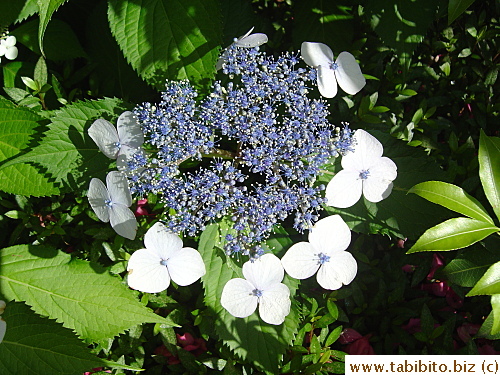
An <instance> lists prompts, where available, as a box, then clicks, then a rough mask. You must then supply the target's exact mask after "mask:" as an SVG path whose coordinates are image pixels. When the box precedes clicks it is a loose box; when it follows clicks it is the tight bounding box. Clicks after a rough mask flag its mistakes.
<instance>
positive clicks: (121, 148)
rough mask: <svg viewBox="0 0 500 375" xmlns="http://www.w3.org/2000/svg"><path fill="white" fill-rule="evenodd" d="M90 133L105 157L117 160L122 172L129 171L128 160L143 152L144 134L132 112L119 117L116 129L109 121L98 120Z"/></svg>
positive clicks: (90, 129) (91, 127)
mask: <svg viewBox="0 0 500 375" xmlns="http://www.w3.org/2000/svg"><path fill="white" fill-rule="evenodd" d="M88 132H89V136H90V138H92V139H93V140H94V142H95V143H96V145H97V147H99V150H101V152H102V153H103V154H104V155H106V156H107V157H108V158H110V159H117V160H116V165H117V167H118V170H120V171H126V170H127V159H131V158H132V157H133V155H134V154H135V153H136V152H142V149H141V146H142V144H143V143H144V134H143V132H142V130H141V126H140V125H139V123H138V122H137V120H136V118H135V116H134V114H133V113H132V112H130V111H126V112H123V113H122V114H121V115H120V117H118V121H117V125H116V128H115V127H114V126H113V124H111V123H110V122H109V121H106V120H103V119H98V120H95V121H94V123H93V124H92V125H91V126H90V128H89V130H88Z"/></svg>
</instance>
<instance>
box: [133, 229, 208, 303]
mask: <svg viewBox="0 0 500 375" xmlns="http://www.w3.org/2000/svg"><path fill="white" fill-rule="evenodd" d="M144 245H145V246H146V248H145V249H141V250H137V251H136V252H134V253H133V254H132V256H131V257H130V259H129V261H128V266H127V270H128V272H129V275H128V285H129V286H130V287H131V288H133V289H137V290H140V291H141V292H146V293H158V292H161V291H163V290H165V289H167V288H168V286H169V285H170V280H173V281H174V282H175V283H176V284H178V285H180V286H186V285H191V284H192V283H194V282H195V281H196V280H198V279H199V278H200V277H202V276H203V275H204V274H205V264H204V263H203V260H202V258H201V255H200V253H199V252H198V251H196V250H195V249H193V248H191V247H183V243H182V240H181V239H180V237H179V236H177V235H176V234H174V233H172V232H170V231H169V230H168V229H167V228H166V227H165V226H164V225H163V224H162V223H160V222H157V223H156V224H154V225H153V226H152V227H151V228H149V230H148V231H147V232H146V235H145V236H144Z"/></svg>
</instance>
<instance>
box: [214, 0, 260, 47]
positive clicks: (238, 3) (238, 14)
mask: <svg viewBox="0 0 500 375" xmlns="http://www.w3.org/2000/svg"><path fill="white" fill-rule="evenodd" d="M221 11H222V19H223V23H224V32H223V34H224V35H223V37H224V42H223V46H224V47H225V46H228V45H230V44H231V43H233V41H234V38H237V37H239V36H241V35H244V34H245V33H246V32H247V31H248V30H250V29H251V28H252V27H255V32H264V30H263V25H262V23H263V22H264V21H265V20H264V19H262V18H259V17H258V16H257V15H256V14H255V12H254V10H253V7H252V4H251V3H250V2H248V1H246V0H221ZM261 25H262V26H261Z"/></svg>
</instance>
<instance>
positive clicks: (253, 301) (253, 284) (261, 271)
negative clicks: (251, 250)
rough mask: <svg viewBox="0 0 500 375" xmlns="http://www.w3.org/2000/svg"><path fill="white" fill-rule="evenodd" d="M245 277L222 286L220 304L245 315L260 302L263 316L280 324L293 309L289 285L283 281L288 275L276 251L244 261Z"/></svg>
mask: <svg viewBox="0 0 500 375" xmlns="http://www.w3.org/2000/svg"><path fill="white" fill-rule="evenodd" d="M243 276H244V277H245V278H244V279H241V278H236V279H231V280H229V281H228V282H227V283H226V285H225V286H224V289H223V290H222V296H221V301H220V302H221V305H222V307H224V308H225V309H226V310H227V311H229V313H230V314H231V315H233V316H235V317H237V318H245V317H247V316H250V315H252V313H253V312H254V311H255V309H256V308H257V305H259V315H260V317H261V319H262V320H263V321H264V322H266V323H269V324H276V325H278V324H281V323H283V321H284V320H285V317H286V316H287V315H288V314H289V313H290V304H291V302H290V289H288V287H287V286H286V285H285V284H282V283H281V281H282V280H283V277H284V276H285V273H284V271H283V266H282V265H281V262H280V260H279V259H278V257H276V255H273V254H264V255H263V256H261V257H260V258H259V259H257V260H254V261H248V262H246V263H245V264H243Z"/></svg>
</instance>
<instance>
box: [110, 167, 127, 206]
mask: <svg viewBox="0 0 500 375" xmlns="http://www.w3.org/2000/svg"><path fill="white" fill-rule="evenodd" d="M106 186H107V187H108V191H109V195H110V196H111V200H112V201H113V203H120V204H123V205H124V206H127V207H130V206H131V205H132V196H131V195H130V189H129V187H128V180H127V177H125V175H124V174H123V173H121V172H117V171H112V172H109V173H108V175H107V176H106Z"/></svg>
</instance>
